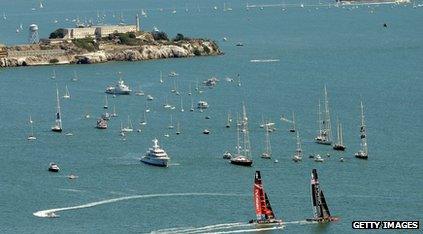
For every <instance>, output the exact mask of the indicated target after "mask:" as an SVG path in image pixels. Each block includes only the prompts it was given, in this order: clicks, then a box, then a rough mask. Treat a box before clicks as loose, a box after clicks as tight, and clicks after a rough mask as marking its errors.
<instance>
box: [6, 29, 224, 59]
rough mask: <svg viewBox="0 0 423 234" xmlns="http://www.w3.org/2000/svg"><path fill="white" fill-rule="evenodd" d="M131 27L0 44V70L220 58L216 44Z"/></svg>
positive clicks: (70, 32)
mask: <svg viewBox="0 0 423 234" xmlns="http://www.w3.org/2000/svg"><path fill="white" fill-rule="evenodd" d="M138 28H139V25H138V23H137V25H133V26H120V25H117V26H89V27H77V28H60V29H57V30H56V31H54V32H52V33H51V34H50V37H49V39H44V40H43V39H42V40H40V41H39V42H36V43H32V44H26V45H17V46H4V45H1V44H0V67H16V66H36V65H54V64H92V63H103V62H108V61H139V60H148V59H163V58H182V57H193V56H209V55H220V54H222V51H221V50H220V49H219V47H218V45H217V43H216V42H214V41H211V40H207V39H193V38H188V37H185V36H184V35H182V34H177V35H176V36H175V37H174V38H172V39H170V38H168V36H167V34H166V33H164V32H160V31H158V30H155V31H153V32H144V31H141V30H138Z"/></svg>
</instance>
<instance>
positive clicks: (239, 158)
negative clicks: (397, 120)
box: [230, 105, 253, 167]
mask: <svg viewBox="0 0 423 234" xmlns="http://www.w3.org/2000/svg"><path fill="white" fill-rule="evenodd" d="M242 109H243V116H242V119H241V121H240V124H237V126H238V127H237V134H239V132H240V131H241V132H242V144H243V145H242V147H241V146H240V145H239V144H238V146H237V148H238V153H237V154H236V155H235V157H232V158H231V160H230V162H231V163H232V164H235V165H240V166H248V167H249V166H251V165H252V164H253V160H252V159H251V145H250V137H249V132H248V117H247V112H246V109H245V105H243V106H242ZM238 142H239V141H238Z"/></svg>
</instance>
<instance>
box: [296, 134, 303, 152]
mask: <svg viewBox="0 0 423 234" xmlns="http://www.w3.org/2000/svg"><path fill="white" fill-rule="evenodd" d="M302 151H303V150H302V149H301V140H300V133H299V132H298V131H297V150H296V153H297V155H298V156H300V157H301V153H302Z"/></svg>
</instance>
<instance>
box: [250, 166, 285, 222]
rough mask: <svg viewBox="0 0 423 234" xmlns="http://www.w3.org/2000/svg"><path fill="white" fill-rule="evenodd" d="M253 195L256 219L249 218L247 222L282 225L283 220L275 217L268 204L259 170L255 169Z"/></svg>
mask: <svg viewBox="0 0 423 234" xmlns="http://www.w3.org/2000/svg"><path fill="white" fill-rule="evenodd" d="M253 195H254V208H255V212H256V218H257V219H256V220H250V222H249V223H255V224H257V225H282V224H283V221H282V220H279V219H276V217H275V213H274V212H273V210H272V207H271V205H270V201H269V197H268V196H267V193H266V192H265V191H264V188H263V182H262V180H261V175H260V171H256V173H255V175H254V185H253Z"/></svg>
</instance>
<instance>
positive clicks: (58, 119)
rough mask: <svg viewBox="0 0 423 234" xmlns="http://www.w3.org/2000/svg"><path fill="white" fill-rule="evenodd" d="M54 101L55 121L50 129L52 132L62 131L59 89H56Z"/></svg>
mask: <svg viewBox="0 0 423 234" xmlns="http://www.w3.org/2000/svg"><path fill="white" fill-rule="evenodd" d="M56 103H57V106H56V121H55V124H54V126H53V127H52V128H51V130H52V131H53V132H62V118H61V115H62V114H61V113H60V101H59V89H56Z"/></svg>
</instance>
